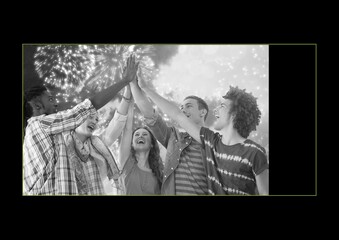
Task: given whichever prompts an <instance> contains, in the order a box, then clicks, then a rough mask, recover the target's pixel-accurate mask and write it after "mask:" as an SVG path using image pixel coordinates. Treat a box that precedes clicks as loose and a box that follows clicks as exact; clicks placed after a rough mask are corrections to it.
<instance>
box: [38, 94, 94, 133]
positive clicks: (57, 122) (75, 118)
mask: <svg viewBox="0 0 339 240" xmlns="http://www.w3.org/2000/svg"><path fill="white" fill-rule="evenodd" d="M94 113H96V109H95V108H94V107H93V105H92V103H91V101H90V100H89V99H86V100H84V101H83V102H81V103H79V104H78V105H76V106H75V107H73V108H72V109H69V110H66V111H60V112H58V113H55V114H50V115H44V116H42V117H41V120H40V124H41V127H42V128H43V129H44V130H45V131H46V132H49V133H50V134H58V133H61V132H64V131H67V130H72V129H75V128H77V127H78V126H80V125H81V124H82V123H83V122H84V121H85V120H86V119H87V118H88V116H90V115H91V114H94Z"/></svg>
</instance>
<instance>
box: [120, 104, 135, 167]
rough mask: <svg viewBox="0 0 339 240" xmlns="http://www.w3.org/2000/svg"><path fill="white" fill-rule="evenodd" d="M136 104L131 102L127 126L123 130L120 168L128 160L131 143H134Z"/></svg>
mask: <svg viewBox="0 0 339 240" xmlns="http://www.w3.org/2000/svg"><path fill="white" fill-rule="evenodd" d="M133 105H134V104H130V106H129V109H128V117H127V122H126V125H125V128H124V130H123V132H122V138H121V142H120V146H119V157H118V161H119V165H120V169H123V167H124V165H125V163H126V160H127V159H128V158H129V156H130V154H131V144H132V127H133V113H134V106H133Z"/></svg>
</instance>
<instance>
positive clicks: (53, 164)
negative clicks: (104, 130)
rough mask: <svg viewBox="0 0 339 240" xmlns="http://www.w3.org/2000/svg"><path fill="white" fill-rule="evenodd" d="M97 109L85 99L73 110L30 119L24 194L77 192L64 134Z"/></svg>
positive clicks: (27, 131)
mask: <svg viewBox="0 0 339 240" xmlns="http://www.w3.org/2000/svg"><path fill="white" fill-rule="evenodd" d="M95 112H96V110H95V108H94V107H93V105H92V103H91V101H90V100H89V99H86V100H85V101H83V102H82V103H80V104H78V105H77V106H75V107H74V108H72V109H70V110H67V111H60V112H58V113H55V114H50V115H42V116H38V117H32V118H30V119H29V120H28V125H27V127H26V134H25V139H24V145H23V158H24V159H23V165H24V166H23V173H24V194H29V195H36V194H46V195H69V194H78V190H77V183H76V177H75V171H72V166H71V163H70V161H69V159H68V157H67V152H66V144H65V141H64V138H63V135H62V133H63V132H65V131H70V130H73V129H75V128H77V127H78V126H80V125H81V124H82V123H83V122H85V121H86V119H87V118H88V116H89V115H90V114H92V113H95Z"/></svg>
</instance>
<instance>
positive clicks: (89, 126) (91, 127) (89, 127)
mask: <svg viewBox="0 0 339 240" xmlns="http://www.w3.org/2000/svg"><path fill="white" fill-rule="evenodd" d="M87 128H88V129H89V130H91V131H94V130H95V126H93V125H88V127H87Z"/></svg>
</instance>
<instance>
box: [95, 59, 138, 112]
mask: <svg viewBox="0 0 339 240" xmlns="http://www.w3.org/2000/svg"><path fill="white" fill-rule="evenodd" d="M138 66H139V62H138V63H136V62H135V56H134V55H131V56H130V57H128V59H127V63H126V67H125V69H124V72H123V76H122V80H121V81H120V82H118V83H116V84H114V85H113V86H111V87H109V88H107V89H105V90H103V91H101V92H100V93H98V94H96V95H95V96H94V97H93V98H91V99H90V100H91V102H92V104H93V106H94V108H95V109H100V108H101V107H103V106H104V105H105V104H106V103H108V102H109V101H110V100H111V99H112V98H114V97H115V96H116V95H117V93H118V92H119V91H120V90H121V89H122V88H123V87H125V86H126V85H127V84H129V83H130V82H131V81H132V80H134V79H135V77H136V73H137V70H138Z"/></svg>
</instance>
